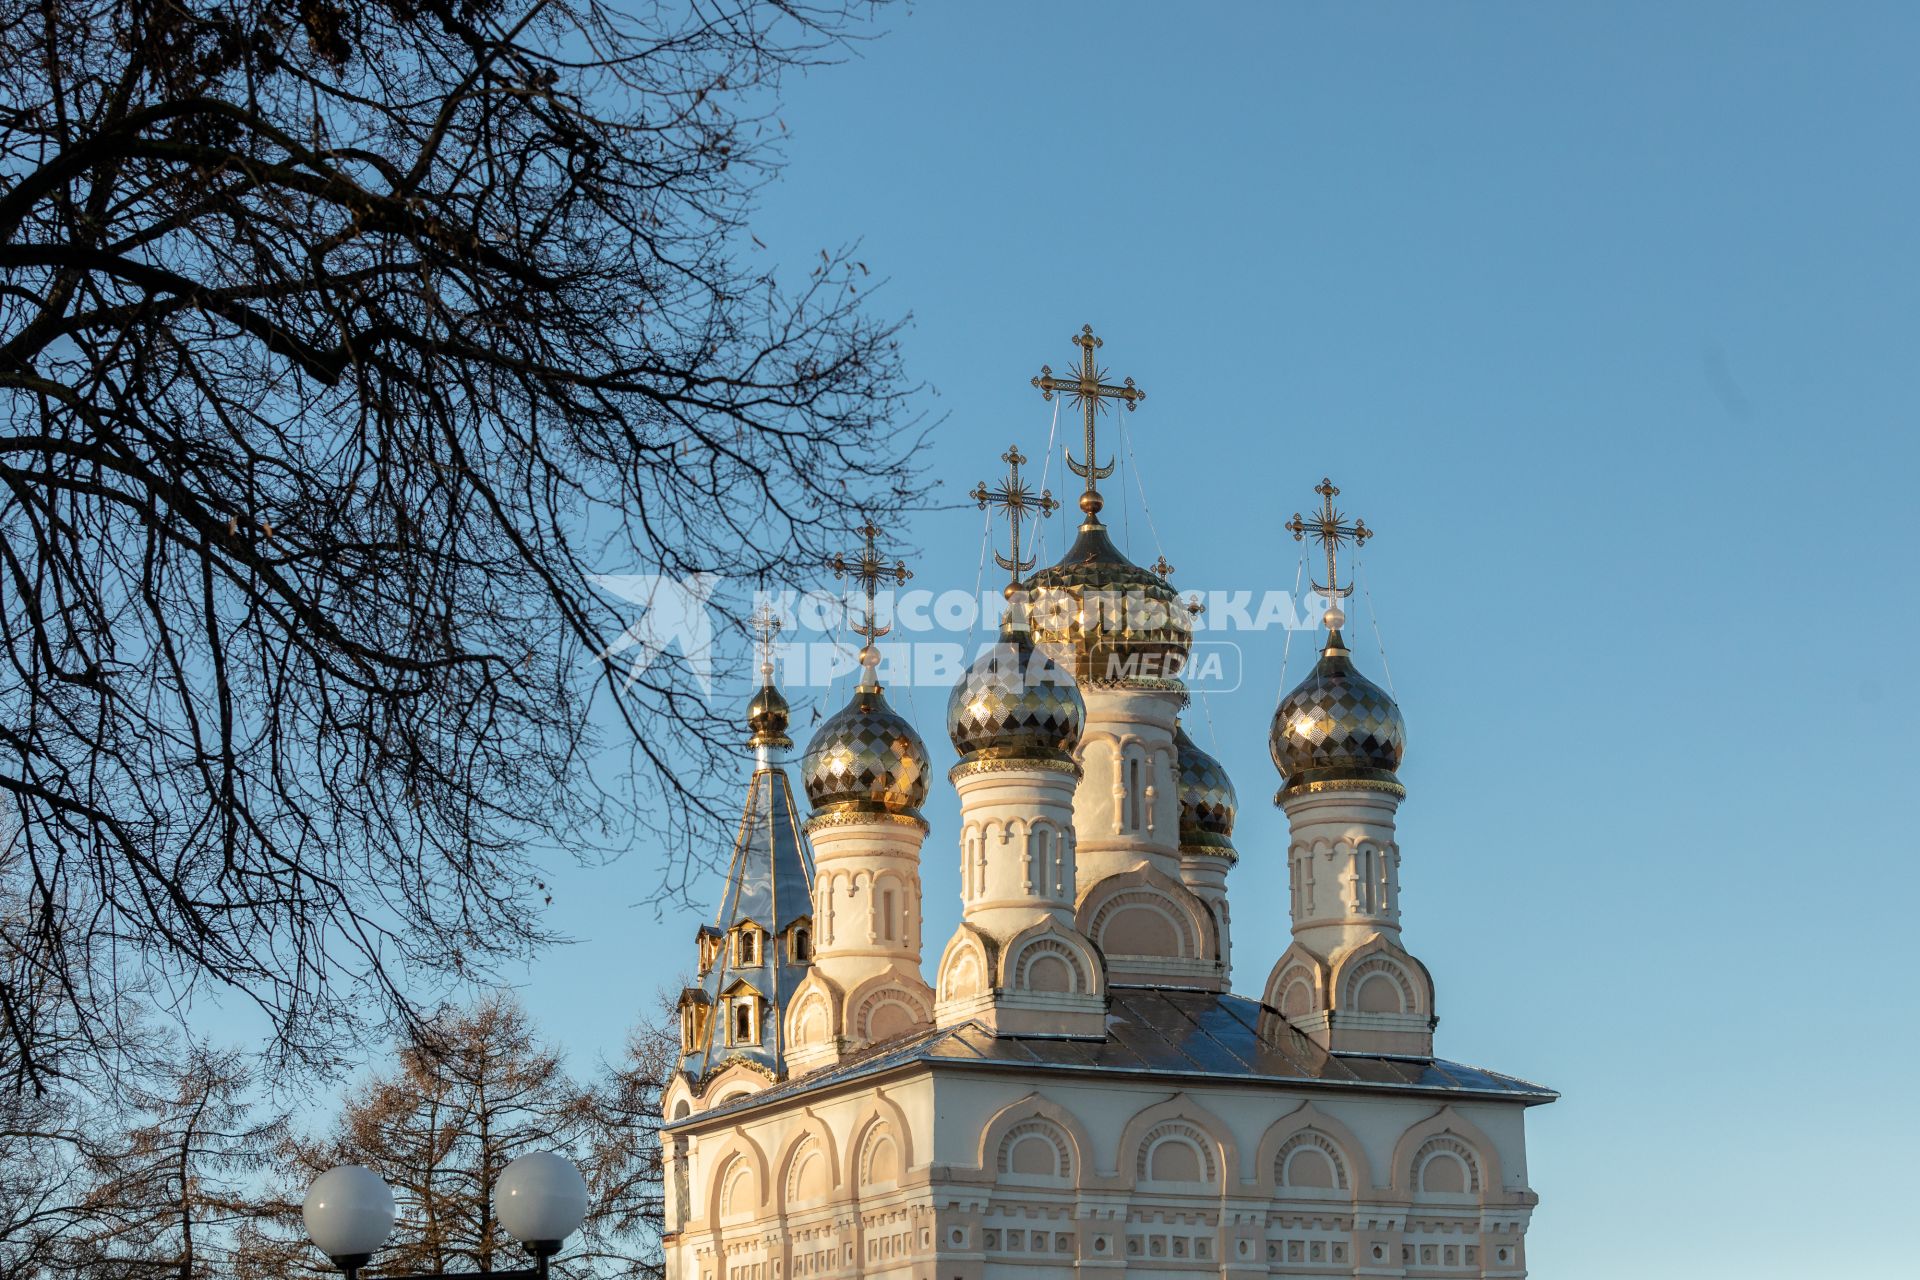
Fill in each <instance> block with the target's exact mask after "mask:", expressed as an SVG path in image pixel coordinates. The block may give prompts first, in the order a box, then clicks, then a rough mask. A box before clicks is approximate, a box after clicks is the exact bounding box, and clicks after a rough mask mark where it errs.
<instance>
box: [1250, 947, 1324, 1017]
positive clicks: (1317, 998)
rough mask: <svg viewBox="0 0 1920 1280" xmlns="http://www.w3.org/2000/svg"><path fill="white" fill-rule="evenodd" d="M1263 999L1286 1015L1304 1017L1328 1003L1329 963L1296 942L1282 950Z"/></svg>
mask: <svg viewBox="0 0 1920 1280" xmlns="http://www.w3.org/2000/svg"><path fill="white" fill-rule="evenodd" d="M1260 1000H1261V1003H1262V1004H1265V1005H1266V1006H1267V1007H1268V1008H1270V1009H1274V1010H1277V1011H1278V1012H1279V1014H1280V1016H1281V1017H1283V1018H1288V1019H1292V1018H1301V1017H1305V1016H1306V1015H1307V1014H1309V1013H1313V1012H1316V1011H1318V1010H1321V1009H1324V1008H1326V1007H1327V966H1326V964H1325V962H1323V961H1322V960H1321V959H1320V957H1319V956H1316V955H1315V954H1313V952H1311V951H1309V950H1307V949H1306V948H1305V947H1303V946H1301V945H1300V944H1299V943H1297V942H1296V943H1294V944H1293V945H1292V946H1290V947H1288V948H1287V949H1286V950H1285V951H1284V952H1282V953H1281V955H1280V959H1279V960H1278V961H1277V962H1276V963H1275V964H1274V966H1273V971H1272V972H1271V973H1269V974H1268V975H1267V989H1266V991H1265V992H1264V993H1263V994H1262V995H1261V997H1260Z"/></svg>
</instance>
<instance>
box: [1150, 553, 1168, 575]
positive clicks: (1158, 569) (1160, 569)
mask: <svg viewBox="0 0 1920 1280" xmlns="http://www.w3.org/2000/svg"><path fill="white" fill-rule="evenodd" d="M1147 568H1149V569H1151V570H1153V571H1154V572H1155V573H1157V574H1159V575H1160V576H1161V577H1163V578H1171V577H1172V576H1173V566H1172V565H1170V564H1168V563H1167V558H1166V556H1164V555H1163V556H1161V557H1160V558H1159V559H1158V560H1155V561H1154V562H1153V563H1152V564H1150V565H1148V566H1147Z"/></svg>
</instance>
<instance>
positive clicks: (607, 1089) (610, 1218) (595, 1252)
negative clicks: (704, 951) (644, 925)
mask: <svg viewBox="0 0 1920 1280" xmlns="http://www.w3.org/2000/svg"><path fill="white" fill-rule="evenodd" d="M679 1058H680V1019H679V1011H678V1009H677V1008H675V1006H674V1004H673V1002H672V1000H671V999H670V998H669V997H667V996H665V995H663V996H662V998H661V999H660V1000H659V1001H658V1002H657V1003H656V1005H655V1006H654V1008H653V1011H652V1014H651V1016H649V1017H647V1018H645V1019H643V1020H642V1021H641V1022H640V1024H639V1025H638V1026H636V1027H634V1029H633V1030H632V1032H631V1033H630V1034H629V1035H628V1037H627V1045H626V1053H625V1055H624V1056H623V1057H622V1058H621V1059H620V1060H619V1061H618V1062H616V1063H614V1064H612V1065H610V1066H608V1067H607V1068H606V1069H605V1070H604V1071H603V1072H602V1075H601V1077H600V1079H599V1080H598V1081H597V1082H596V1083H595V1084H594V1085H593V1087H592V1088H591V1089H589V1090H588V1091H587V1092H586V1093H585V1094H584V1095H583V1097H582V1107H583V1109H584V1111H585V1115H586V1127H585V1136H584V1151H585V1157H586V1158H585V1160H584V1161H583V1163H582V1166H581V1167H582V1170H583V1172H585V1173H586V1175H587V1187H588V1190H589V1192H590V1194H591V1196H592V1201H591V1203H592V1210H591V1212H590V1213H589V1214H588V1217H587V1223H586V1229H585V1231H584V1232H583V1233H582V1234H583V1237H584V1238H583V1240H582V1242H581V1247H580V1248H579V1249H578V1250H576V1251H575V1252H576V1253H577V1255H578V1256H579V1257H580V1258H581V1259H582V1260H583V1261H585V1262H588V1263H591V1264H593V1265H594V1266H595V1267H596V1269H597V1270H598V1271H599V1272H600V1273H601V1274H610V1275H616V1276H623V1277H636V1278H638V1280H658V1278H659V1277H660V1276H663V1275H664V1274H665V1273H666V1268H665V1263H664V1259H663V1256H662V1249H661V1238H660V1237H661V1233H662V1231H663V1230H664V1227H665V1222H666V1207H667V1205H666V1190H665V1184H664V1183H663V1182H662V1175H663V1172H664V1171H663V1168H662V1160H661V1147H660V1123H661V1115H660V1100H661V1095H662V1094H663V1093H664V1092H665V1091H666V1087H667V1082H668V1081H669V1080H670V1079H671V1078H672V1076H673V1070H674V1067H675V1066H676V1065H677V1064H678V1062H679Z"/></svg>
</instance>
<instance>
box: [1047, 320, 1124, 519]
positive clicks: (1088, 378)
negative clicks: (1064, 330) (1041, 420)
mask: <svg viewBox="0 0 1920 1280" xmlns="http://www.w3.org/2000/svg"><path fill="white" fill-rule="evenodd" d="M1073 343H1074V345H1075V346H1077V347H1079V348H1080V376H1079V377H1077V378H1056V377H1054V376H1053V366H1052V365H1045V364H1043V365H1041V366H1040V376H1039V377H1037V378H1035V379H1034V380H1033V385H1034V386H1036V387H1038V388H1040V398H1041V399H1043V400H1051V399H1053V393H1054V392H1056V391H1058V392H1061V393H1062V394H1064V395H1065V396H1066V397H1067V400H1068V402H1069V403H1070V404H1072V405H1074V406H1075V407H1077V408H1079V409H1081V410H1083V411H1084V412H1085V413H1086V416H1087V456H1086V461H1085V462H1075V461H1074V460H1073V455H1072V454H1068V455H1067V466H1068V467H1069V468H1071V469H1072V471H1073V474H1075V475H1077V476H1084V477H1086V481H1087V491H1086V492H1085V493H1083V494H1081V495H1080V509H1081V510H1082V511H1084V512H1086V513H1087V514H1088V515H1089V516H1091V515H1094V514H1095V513H1097V512H1098V511H1099V510H1100V492H1099V490H1098V489H1097V488H1096V487H1095V484H1094V482H1095V481H1097V480H1105V479H1106V478H1107V477H1108V476H1110V475H1112V474H1113V463H1112V461H1111V460H1109V461H1108V463H1107V464H1106V465H1105V466H1104V467H1103V466H1100V465H1098V461H1099V460H1098V457H1097V456H1096V454H1095V451H1094V439H1093V428H1094V422H1095V420H1096V419H1097V418H1098V417H1099V416H1100V414H1101V412H1102V411H1103V410H1104V409H1105V408H1106V405H1105V403H1104V402H1105V401H1107V400H1119V401H1122V402H1124V403H1125V404H1126V406H1127V408H1128V409H1129V410H1131V409H1134V408H1136V407H1138V405H1139V404H1140V402H1141V401H1142V400H1145V399H1146V398H1147V393H1146V392H1144V391H1142V390H1140V389H1139V388H1138V387H1136V386H1134V385H1133V379H1132V378H1128V379H1127V380H1126V381H1124V382H1122V383H1120V384H1119V385H1118V386H1115V385H1114V384H1112V383H1110V382H1107V381H1106V380H1105V379H1106V376H1107V371H1106V370H1105V369H1102V368H1101V367H1100V366H1099V365H1097V364H1095V363H1094V359H1093V353H1094V351H1095V349H1096V348H1098V347H1099V346H1100V339H1098V338H1096V337H1094V336H1093V326H1092V325H1085V326H1083V327H1082V328H1081V330H1080V332H1079V333H1077V334H1075V335H1074V337H1073Z"/></svg>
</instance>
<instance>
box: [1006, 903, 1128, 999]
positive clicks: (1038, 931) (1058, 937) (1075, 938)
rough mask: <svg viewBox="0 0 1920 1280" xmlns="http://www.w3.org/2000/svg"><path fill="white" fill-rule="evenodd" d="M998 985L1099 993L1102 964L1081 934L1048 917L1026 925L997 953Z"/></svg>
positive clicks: (1102, 988) (1014, 988)
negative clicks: (998, 960)
mask: <svg viewBox="0 0 1920 1280" xmlns="http://www.w3.org/2000/svg"><path fill="white" fill-rule="evenodd" d="M998 985H999V986H1000V988H1001V989H1002V990H1005V991H1032V992H1041V993H1047V994H1057V995H1078V996H1096V997H1097V996H1101V995H1104V994H1105V993H1106V986H1107V983H1106V966H1105V964H1104V963H1102V961H1101V957H1100V955H1099V953H1097V952H1096V951H1094V949H1093V947H1092V946H1091V945H1090V944H1089V943H1088V942H1087V940H1086V939H1085V938H1084V937H1081V936H1080V935H1079V934H1077V933H1075V932H1073V931H1072V930H1070V929H1067V928H1065V927H1063V926H1062V925H1061V924H1060V922H1059V921H1058V920H1055V919H1054V918H1053V917H1051V916H1047V917H1044V918H1042V919H1040V920H1038V921H1036V922H1035V923H1033V924H1030V925H1028V926H1027V927H1026V928H1025V929H1022V930H1021V931H1020V932H1019V933H1017V934H1015V935H1014V936H1013V937H1012V938H1011V939H1009V940H1008V942H1007V945H1006V946H1005V948H1003V949H1002V951H1001V953H1000V972H999V975H998Z"/></svg>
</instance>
